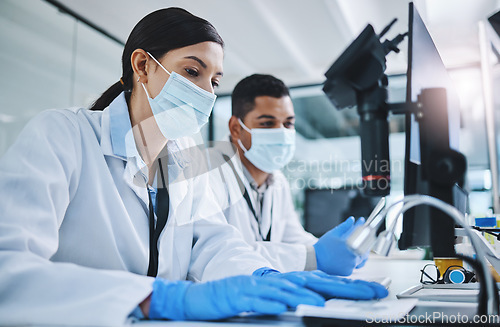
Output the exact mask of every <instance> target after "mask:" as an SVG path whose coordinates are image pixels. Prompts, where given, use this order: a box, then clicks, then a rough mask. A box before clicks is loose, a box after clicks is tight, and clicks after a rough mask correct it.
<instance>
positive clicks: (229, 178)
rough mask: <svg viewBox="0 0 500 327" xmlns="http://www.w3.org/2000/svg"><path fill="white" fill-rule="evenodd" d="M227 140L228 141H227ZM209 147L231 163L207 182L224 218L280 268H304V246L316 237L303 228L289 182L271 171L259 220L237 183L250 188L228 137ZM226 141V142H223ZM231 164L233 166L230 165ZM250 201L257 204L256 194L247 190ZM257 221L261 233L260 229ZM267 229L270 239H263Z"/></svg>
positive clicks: (284, 269) (285, 270)
mask: <svg viewBox="0 0 500 327" xmlns="http://www.w3.org/2000/svg"><path fill="white" fill-rule="evenodd" d="M226 142H228V143H226ZM226 142H220V143H219V144H218V145H217V146H215V147H214V148H212V152H211V153H212V154H211V156H212V157H213V158H215V157H217V155H219V156H224V155H225V156H226V160H227V158H230V159H231V162H232V165H229V164H227V163H225V164H222V165H221V169H220V172H221V173H220V175H222V178H221V177H220V176H219V175H217V174H210V185H211V186H212V188H213V189H217V190H218V191H217V192H215V194H216V198H217V201H218V202H219V204H220V205H221V207H222V208H223V212H224V215H225V216H226V219H227V221H228V222H229V223H230V224H231V225H233V226H235V227H236V228H237V229H238V230H239V231H240V232H241V233H242V234H243V236H244V238H245V241H246V242H247V243H249V244H250V245H252V246H253V248H254V249H255V250H256V251H257V252H259V253H260V254H262V255H263V256H264V257H265V258H266V259H267V260H269V261H270V262H271V263H272V265H273V266H274V267H275V268H276V269H278V270H280V271H281V272H288V271H297V270H299V271H300V270H304V268H305V265H306V254H307V251H306V246H307V245H309V246H311V245H313V244H314V243H316V241H317V238H316V237H315V236H314V235H312V234H310V233H308V232H306V231H305V230H304V228H303V226H302V224H301V223H300V221H299V218H298V215H297V213H296V211H295V208H294V205H293V201H292V196H291V193H290V185H289V183H288V181H287V180H286V178H285V176H284V175H283V173H281V172H280V171H279V170H276V171H274V172H273V176H272V178H273V182H272V183H271V184H270V185H269V186H268V188H267V190H266V191H265V193H264V199H263V203H262V215H261V222H260V224H259V223H258V222H257V219H256V218H255V216H254V215H253V213H252V211H251V210H250V208H249V206H248V203H247V201H245V199H244V198H243V192H244V189H242V188H241V187H239V183H238V179H237V178H236V175H235V174H238V176H239V178H240V179H241V181H242V182H243V184H244V186H245V188H246V189H247V190H248V192H250V190H251V186H250V184H249V181H248V180H247V178H246V177H245V175H244V174H243V171H242V169H243V167H242V163H241V161H240V160H239V157H238V155H237V154H236V155H235V149H234V147H233V146H231V145H230V143H229V142H230V141H229V138H226ZM224 143H225V144H224ZM233 168H234V169H233ZM250 199H251V201H252V205H253V207H254V208H256V205H255V202H254V201H255V198H254V197H253V196H252V195H251V193H250ZM259 225H260V233H259ZM269 230H270V241H268V242H266V241H263V240H262V237H261V236H264V237H265V235H267V233H269Z"/></svg>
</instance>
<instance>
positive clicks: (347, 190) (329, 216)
mask: <svg viewBox="0 0 500 327" xmlns="http://www.w3.org/2000/svg"><path fill="white" fill-rule="evenodd" d="M379 200H380V198H379V197H367V196H364V195H363V194H362V191H361V190H360V188H359V187H357V186H355V185H349V186H344V187H342V188H321V189H306V190H305V201H304V228H305V230H306V231H308V232H310V233H312V234H313V235H314V236H316V237H321V236H322V235H323V234H325V233H326V232H328V231H329V230H330V229H332V228H334V227H335V226H337V225H339V224H340V223H342V222H343V221H344V220H345V219H347V218H348V217H350V216H354V217H355V218H357V219H358V218H359V217H365V218H368V216H369V215H370V212H371V211H372V210H373V208H375V206H376V205H377V202H378V201H379ZM383 227H385V226H383ZM382 229H384V228H382Z"/></svg>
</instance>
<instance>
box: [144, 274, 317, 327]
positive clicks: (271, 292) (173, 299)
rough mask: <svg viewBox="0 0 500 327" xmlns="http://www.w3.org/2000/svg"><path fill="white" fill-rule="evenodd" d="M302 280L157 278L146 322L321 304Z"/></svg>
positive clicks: (200, 318)
mask: <svg viewBox="0 0 500 327" xmlns="http://www.w3.org/2000/svg"><path fill="white" fill-rule="evenodd" d="M304 284H305V280H304V279H303V280H302V281H301V280H297V281H296V282H295V283H291V282H289V281H287V280H285V279H281V278H274V277H271V278H269V279H268V278H259V277H254V276H235V277H229V278H225V279H221V280H216V281H211V282H206V283H193V282H190V281H168V280H165V279H161V278H157V279H156V280H155V281H154V283H153V293H152V295H151V304H150V308H149V318H150V319H171V320H217V319H224V318H229V317H232V316H235V315H237V314H239V313H242V312H247V311H252V312H257V313H262V314H272V315H274V314H280V313H282V312H284V311H286V310H287V307H296V306H297V305H299V304H310V305H319V306H322V305H324V299H323V298H322V297H321V296H319V295H318V294H316V293H314V292H312V291H310V290H308V289H306V288H304V287H303V285H304Z"/></svg>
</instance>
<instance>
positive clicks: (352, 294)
mask: <svg viewBox="0 0 500 327" xmlns="http://www.w3.org/2000/svg"><path fill="white" fill-rule="evenodd" d="M253 275H254V276H262V277H268V276H271V277H279V278H283V279H286V280H289V281H291V282H293V283H295V282H297V283H303V280H304V279H305V280H306V284H305V287H307V288H308V289H310V290H312V291H314V292H316V293H318V294H321V295H322V296H323V297H324V298H325V299H327V300H328V299H331V298H342V299H350V300H372V299H381V298H384V297H386V296H387V295H388V294H389V293H388V291H387V289H386V288H385V287H384V286H382V285H380V284H379V283H375V282H367V281H364V280H356V279H348V278H344V277H337V276H331V275H328V274H326V273H324V272H322V271H319V270H315V271H293V272H289V273H283V274H282V273H280V272H279V271H277V270H274V269H270V268H260V269H257V270H256V271H255V272H254V273H253Z"/></svg>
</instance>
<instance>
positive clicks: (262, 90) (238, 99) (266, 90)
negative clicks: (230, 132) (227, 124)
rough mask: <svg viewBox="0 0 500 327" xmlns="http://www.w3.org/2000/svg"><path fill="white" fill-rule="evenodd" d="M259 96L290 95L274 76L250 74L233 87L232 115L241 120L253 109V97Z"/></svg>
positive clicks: (280, 81)
mask: <svg viewBox="0 0 500 327" xmlns="http://www.w3.org/2000/svg"><path fill="white" fill-rule="evenodd" d="M259 96H270V97H273V98H281V97H284V96H290V92H289V91H288V87H287V86H286V85H285V83H283V81H282V80H280V79H277V78H276V77H274V76H271V75H261V74H253V75H250V76H248V77H245V78H244V79H242V80H241V81H240V82H239V83H238V84H236V86H235V87H234V90H233V93H232V94H231V107H232V115H233V116H236V117H238V118H239V119H241V120H243V119H244V118H245V116H246V115H247V114H248V113H249V112H250V111H252V110H253V109H254V106H255V98H256V97H259Z"/></svg>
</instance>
